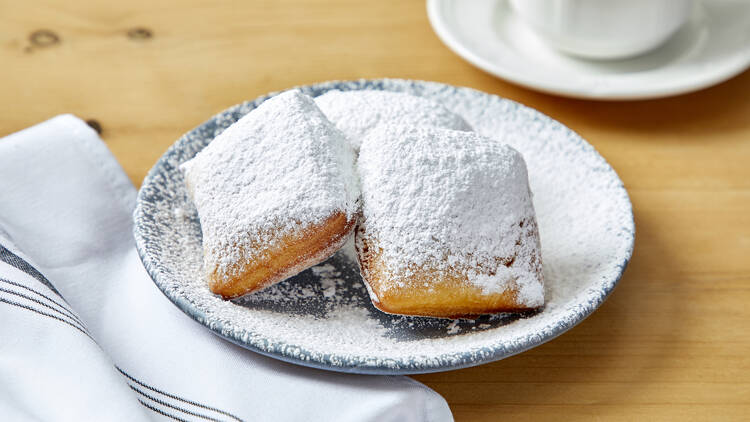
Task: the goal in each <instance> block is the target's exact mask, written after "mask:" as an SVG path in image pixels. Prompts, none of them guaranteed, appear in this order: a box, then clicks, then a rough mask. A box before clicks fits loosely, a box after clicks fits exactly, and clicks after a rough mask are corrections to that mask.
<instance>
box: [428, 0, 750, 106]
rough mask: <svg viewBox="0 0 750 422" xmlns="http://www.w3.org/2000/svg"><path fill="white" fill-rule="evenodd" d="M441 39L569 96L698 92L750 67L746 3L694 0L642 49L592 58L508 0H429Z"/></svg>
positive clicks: (509, 76) (492, 68)
mask: <svg viewBox="0 0 750 422" xmlns="http://www.w3.org/2000/svg"><path fill="white" fill-rule="evenodd" d="M427 12H428V16H429V19H430V22H431V24H432V27H433V29H434V30H435V32H436V33H437V35H438V36H439V37H440V39H441V40H442V41H443V42H444V43H445V44H446V45H447V46H448V47H449V48H450V49H451V50H453V51H454V52H455V53H456V54H458V55H459V56H461V57H463V58H464V59H465V60H467V61H468V62H469V63H471V64H473V65H475V66H477V67H479V68H480V69H482V70H484V71H486V72H488V73H491V74H493V75H495V76H498V77H500V78H503V79H506V80H508V81H510V82H513V83H516V84H518V85H522V86H525V87H527V88H531V89H535V90H538V91H542V92H546V93H550V94H557V95H563V96H567V97H574V98H587V99H599V100H635V99H647V98H659V97H667V96H672V95H678V94H684V93H687V92H691V91H696V90H699V89H702V88H706V87H709V86H711V85H715V84H718V83H720V82H723V81H725V80H727V79H729V78H731V77H733V76H735V75H737V74H739V73H741V72H742V71H744V70H745V69H747V68H748V67H750V2H743V1H737V0H734V1H732V0H712V1H705V2H699V3H698V4H697V5H696V7H695V9H694V11H693V13H692V16H691V17H690V19H689V21H688V22H687V23H686V24H685V25H684V26H683V27H682V28H681V29H680V30H679V31H678V32H677V33H676V34H675V35H674V36H673V37H672V38H671V39H670V40H669V41H667V43H666V44H664V45H662V46H661V47H659V48H657V49H655V50H653V51H651V52H650V53H646V54H644V55H641V56H637V57H633V58H629V59H622V60H613V61H597V60H586V59H581V58H575V57H573V56H568V55H565V54H563V53H560V52H558V51H556V50H554V49H553V48H552V47H550V46H548V45H547V44H546V43H545V42H544V41H543V40H542V38H541V37H540V36H538V35H537V34H536V33H534V32H533V30H532V29H531V28H529V27H528V26H527V25H526V24H525V23H524V22H522V21H521V19H520V18H519V17H518V16H517V15H516V14H515V13H514V12H513V10H512V9H511V7H510V4H509V2H508V0H472V1H461V0H427Z"/></svg>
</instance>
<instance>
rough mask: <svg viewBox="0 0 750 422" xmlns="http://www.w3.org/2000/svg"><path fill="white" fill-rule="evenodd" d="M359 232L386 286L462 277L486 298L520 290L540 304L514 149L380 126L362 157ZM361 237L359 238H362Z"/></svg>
mask: <svg viewBox="0 0 750 422" xmlns="http://www.w3.org/2000/svg"><path fill="white" fill-rule="evenodd" d="M358 171H359V174H360V181H361V183H362V215H363V218H362V219H361V222H360V224H361V226H362V227H363V228H364V230H362V231H360V232H359V233H365V234H364V236H366V237H367V238H368V239H370V240H371V242H370V244H371V245H373V246H375V247H377V248H378V249H379V250H381V261H382V262H384V263H385V264H386V269H387V273H388V277H387V278H388V280H387V282H385V283H384V284H383V286H382V288H383V290H388V289H391V288H394V287H403V286H404V285H407V286H409V287H411V288H422V287H423V286H412V285H411V284H413V283H412V282H411V281H410V280H411V277H413V276H414V275H415V273H417V274H418V273H420V272H422V271H424V270H425V269H435V270H437V271H440V272H445V271H449V270H455V271H458V272H459V273H461V274H465V275H466V276H468V281H469V283H472V284H474V285H475V286H477V287H480V288H481V289H482V292H483V293H485V294H493V293H502V292H503V291H506V290H510V291H517V300H518V302H519V303H520V304H521V305H525V306H528V307H538V306H541V305H542V304H543V303H544V290H543V287H542V283H541V280H540V278H541V277H540V276H541V260H540V257H539V240H538V235H537V229H536V219H535V217H534V207H533V204H532V203H531V194H530V192H529V186H528V178H527V174H526V165H525V163H524V161H523V158H522V157H521V154H519V153H518V152H517V151H516V150H514V149H513V148H511V147H509V146H507V145H504V144H502V143H500V142H497V141H495V140H493V139H490V138H486V137H484V136H481V135H478V134H476V133H473V132H461V131H455V130H448V129H440V128H432V127H426V126H422V127H417V126H388V125H382V126H380V127H378V128H376V129H374V130H372V131H371V132H370V133H369V135H368V136H367V137H366V138H365V141H364V143H363V144H362V147H361V149H360V154H359V160H358ZM359 233H358V236H359Z"/></svg>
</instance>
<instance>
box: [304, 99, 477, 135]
mask: <svg viewBox="0 0 750 422" xmlns="http://www.w3.org/2000/svg"><path fill="white" fill-rule="evenodd" d="M315 103H316V104H317V105H318V107H320V110H321V111H322V112H323V114H325V115H326V116H327V117H328V118H329V119H330V120H331V121H332V122H333V123H334V124H335V125H336V127H338V128H339V129H341V131H342V132H344V134H345V135H346V136H347V138H348V140H349V142H350V143H351V145H352V147H353V148H354V149H355V150H359V147H360V145H361V144H362V140H363V139H364V138H365V136H367V133H368V132H369V131H371V130H373V129H374V128H376V127H377V126H378V125H380V124H391V125H393V124H399V125H405V126H434V127H441V128H444V129H455V130H464V131H470V130H472V129H471V126H469V124H468V123H466V121H464V119H463V118H462V117H461V116H459V115H457V114H455V113H453V112H452V111H450V110H448V109H447V108H445V107H443V106H442V105H441V104H438V103H436V102H434V101H431V100H429V99H427V98H423V97H416V96H414V95H409V94H405V93H403V92H390V91H374V90H356V91H339V90H333V91H328V92H326V93H325V94H323V95H321V96H319V97H317V98H315Z"/></svg>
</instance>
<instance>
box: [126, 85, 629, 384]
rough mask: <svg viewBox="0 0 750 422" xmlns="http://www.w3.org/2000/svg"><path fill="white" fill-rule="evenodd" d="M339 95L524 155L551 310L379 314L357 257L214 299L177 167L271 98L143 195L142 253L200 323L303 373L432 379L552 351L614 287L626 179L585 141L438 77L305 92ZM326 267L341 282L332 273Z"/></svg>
mask: <svg viewBox="0 0 750 422" xmlns="http://www.w3.org/2000/svg"><path fill="white" fill-rule="evenodd" d="M332 89H339V90H348V89H370V90H372V89H384V90H389V91H399V92H406V93H409V94H412V95H418V96H421V97H425V98H429V99H431V100H433V101H436V102H438V103H440V104H444V105H446V106H448V108H450V109H451V110H452V111H455V112H456V113H457V114H459V115H461V116H462V117H463V118H464V119H466V121H467V122H469V123H470V124H471V125H472V126H473V127H474V128H475V130H476V131H477V132H478V133H480V134H482V135H484V136H488V137H492V138H495V139H499V140H500V141H502V142H504V143H508V144H510V145H511V146H512V147H513V148H515V149H516V150H518V151H520V152H521V153H522V154H523V156H524V159H525V161H526V164H527V168H528V176H529V184H530V186H531V190H532V192H534V197H533V202H534V208H535V210H536V214H537V221H538V226H539V233H540V235H541V244H542V255H543V257H544V278H545V306H544V308H543V309H542V310H541V311H539V312H537V313H532V314H523V315H517V314H513V315H510V314H499V315H493V316H491V317H483V318H481V319H479V320H476V321H474V320H458V321H451V320H442V319H432V318H412V317H402V316H396V315H388V314H384V313H382V312H379V311H378V310H376V309H375V308H374V307H373V306H372V304H371V302H370V299H369V298H368V294H367V291H366V288H365V286H364V284H363V283H362V280H361V278H360V276H359V274H358V271H357V268H356V263H355V262H353V261H352V260H351V259H350V256H351V251H350V249H347V250H345V251H340V252H338V253H336V254H335V255H334V256H333V257H332V258H331V259H329V260H328V261H327V262H326V263H325V265H326V267H325V269H324V270H306V271H303V272H302V273H300V274H299V275H297V276H295V277H292V278H291V279H289V280H286V281H284V282H282V283H278V284H276V285H274V286H272V287H270V288H268V289H266V290H263V291H261V292H258V295H256V294H253V295H248V297H247V298H243V300H235V301H224V300H222V299H220V298H218V297H216V296H214V295H212V294H211V293H210V291H208V289H206V287H205V281H204V280H205V279H204V275H203V270H202V250H201V245H202V243H201V227H200V224H199V222H198V218H197V212H196V210H195V208H194V206H193V205H192V203H191V201H190V200H189V198H188V196H187V193H186V190H185V187H184V179H183V177H182V174H181V173H180V172H179V171H177V170H176V169H177V166H179V165H180V164H181V163H183V162H185V161H187V160H189V159H190V158H192V157H193V156H194V155H195V154H196V153H197V152H198V151H200V150H201V149H203V148H204V147H205V145H206V144H207V143H208V141H209V140H210V139H212V138H213V137H214V136H216V135H217V134H218V133H221V131H222V130H224V128H226V127H228V126H229V125H230V124H232V123H234V122H235V121H237V120H238V119H239V118H241V117H242V116H243V115H244V114H246V113H247V112H248V111H250V110H252V109H253V108H254V107H256V106H257V105H258V104H259V103H260V102H261V101H263V100H264V99H265V98H261V99H260V100H258V101H256V102H253V103H246V104H242V105H240V106H237V107H234V108H232V109H230V110H228V111H227V112H225V113H221V114H219V115H218V116H216V117H215V118H213V119H211V120H210V121H209V122H207V123H206V124H205V125H203V126H201V127H199V128H197V129H196V130H194V131H192V132H190V133H189V134H188V135H186V136H185V137H183V138H182V139H181V140H180V141H179V142H178V143H177V144H175V145H174V146H173V147H172V148H170V150H169V151H168V152H167V153H166V154H165V155H164V156H163V157H162V158H161V159H160V161H159V163H157V165H156V166H155V168H154V169H153V170H152V171H151V172H150V173H149V176H148V177H147V178H146V180H145V181H144V183H143V187H142V189H141V191H140V193H139V197H138V205H137V209H136V213H135V238H136V245H137V247H138V251H139V254H140V255H141V258H142V259H143V262H144V265H145V267H146V269H147V270H148V271H149V273H150V274H151V275H152V277H153V278H154V280H155V282H156V284H157V285H158V286H159V288H160V289H161V290H162V291H163V292H164V293H165V295H166V296H167V297H169V298H170V300H172V301H173V302H174V303H175V304H176V305H177V306H179V307H180V308H181V309H182V310H184V311H185V312H187V313H188V314H190V315H191V316H193V318H195V319H196V320H197V321H199V322H200V323H202V324H203V325H205V326H207V327H208V328H209V329H211V330H213V331H214V332H216V333H217V334H219V335H221V336H224V337H226V338H228V339H231V340H232V341H234V342H236V343H239V344H243V345H245V347H248V348H250V349H253V350H258V351H260V352H262V353H265V354H268V355H271V356H276V357H279V358H281V359H284V360H287V361H292V362H296V363H299V364H303V365H309V366H315V367H321V368H326V369H333V370H338V371H345V372H360V373H379V374H388V373H390V374H395V373H415V372H430V371H436V370H445V369H450V368H458V367H463V366H471V365H476V364H479V363H483V362H488V361H492V360H497V359H501V358H503V357H506V356H509V355H512V354H515V353H519V352H521V351H523V350H526V349H528V348H530V347H533V346H535V345H538V344H540V343H543V342H544V341H547V340H549V339H550V338H553V337H555V336H557V335H559V334H560V333H561V332H564V331H565V330H567V329H568V328H570V327H572V326H573V325H575V324H576V323H577V322H579V321H580V320H581V319H583V318H585V317H586V316H587V315H588V314H589V313H590V312H592V311H593V310H594V309H595V308H596V307H597V306H598V305H599V304H600V303H601V302H602V301H603V300H604V298H605V297H606V296H607V294H609V292H611V291H612V289H613V288H614V286H615V283H616V282H617V280H618V278H619V276H620V274H621V273H622V271H623V267H624V265H625V264H626V263H627V259H628V258H629V256H630V253H631V251H632V246H633V235H634V226H633V220H632V211H631V207H630V202H629V200H628V197H627V193H626V192H625V190H624V189H623V186H622V182H620V180H619V179H618V178H617V175H616V174H615V173H614V171H612V169H611V168H610V167H609V165H607V163H606V162H605V161H604V160H603V159H602V158H601V157H600V156H599V155H598V154H597V153H596V152H595V151H594V149H593V148H592V147H591V146H590V145H588V144H586V143H585V142H584V141H583V140H581V139H580V137H578V136H577V135H576V134H575V133H573V132H572V131H570V130H569V129H567V128H566V127H564V126H563V125H561V124H560V123H557V122H555V121H553V120H551V119H549V118H548V117H545V116H543V115H542V114H540V113H538V112H536V111H534V110H532V109H529V108H526V107H524V106H521V105H519V104H517V103H514V102H512V101H508V100H505V99H502V98H498V97H496V96H492V95H488V94H485V93H481V92H478V91H474V90H471V89H466V88H455V87H451V86H448V85H443V84H437V83H426V82H414V81H402V80H378V81H354V82H340V83H325V84H318V85H314V86H311V87H302V88H301V89H300V90H301V91H302V92H304V93H306V94H308V95H311V96H313V97H314V96H317V95H321V94H322V93H324V92H327V91H329V90H332ZM176 208H181V209H183V210H184V218H177V217H176V216H175V211H174V210H175V209H176ZM347 248H350V246H347ZM347 251H348V252H347ZM327 265H331V266H333V267H335V268H336V271H337V272H339V273H340V274H339V275H336V274H335V273H333V272H328V267H327ZM314 271H320V272H319V273H318V274H317V275H316V274H315V272H314ZM324 280H328V281H324ZM326 283H332V284H335V286H336V293H335V294H334V295H333V296H332V297H325V296H324V294H323V291H324V289H325V287H324V286H325V284H326Z"/></svg>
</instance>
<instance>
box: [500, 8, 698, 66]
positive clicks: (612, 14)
mask: <svg viewBox="0 0 750 422" xmlns="http://www.w3.org/2000/svg"><path fill="white" fill-rule="evenodd" d="M510 1H511V4H512V5H513V9H514V10H515V11H516V13H518V15H519V16H521V18H522V19H523V20H524V21H525V22H526V23H527V24H528V25H529V26H531V27H532V28H533V29H534V31H535V32H536V33H537V34H539V35H540V36H541V37H542V38H544V40H545V41H546V42H547V43H548V44H550V45H552V46H553V47H554V48H556V49H558V50H560V51H562V52H565V53H568V54H571V55H575V56H581V57H585V58H591V59H619V58H625V57H630V56H635V55H638V54H641V53H645V52H647V51H649V50H652V49H654V48H656V47H658V46H660V45H662V44H663V43H664V42H666V41H667V40H668V39H669V38H670V37H671V36H672V35H673V34H674V33H675V32H677V30H678V29H679V28H680V26H682V24H684V23H685V21H687V19H688V18H689V16H690V12H691V11H692V7H693V0H510Z"/></svg>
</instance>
